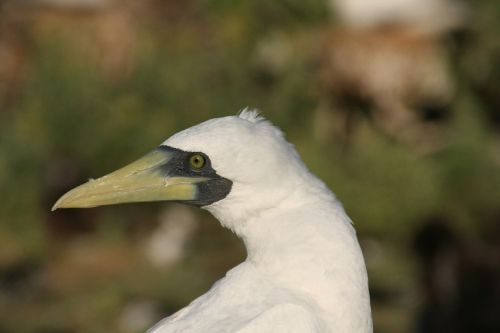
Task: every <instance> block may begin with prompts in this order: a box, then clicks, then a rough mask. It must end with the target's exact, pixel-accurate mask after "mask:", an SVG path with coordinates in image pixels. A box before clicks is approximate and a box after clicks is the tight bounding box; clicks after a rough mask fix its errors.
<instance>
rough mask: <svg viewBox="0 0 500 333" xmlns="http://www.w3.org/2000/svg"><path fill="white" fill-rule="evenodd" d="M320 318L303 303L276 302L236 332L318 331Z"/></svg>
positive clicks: (288, 332)
mask: <svg viewBox="0 0 500 333" xmlns="http://www.w3.org/2000/svg"><path fill="white" fill-rule="evenodd" d="M322 326H323V325H322V324H321V322H320V320H319V319H318V318H317V317H316V316H315V315H314V313H313V312H312V311H311V310H310V309H308V308H306V307H305V306H303V305H299V304H295V303H281V304H277V305H275V306H273V307H271V308H269V309H267V310H266V311H264V312H262V313H261V314H259V315H258V316H257V317H255V318H254V319H252V320H251V321H250V322H248V323H246V324H245V325H244V326H243V327H241V328H240V329H238V330H237V331H236V332H237V333H256V332H259V333H268V332H269V333H271V332H272V333H285V332H286V333H306V332H307V333H314V332H317V333H320V332H324V329H322Z"/></svg>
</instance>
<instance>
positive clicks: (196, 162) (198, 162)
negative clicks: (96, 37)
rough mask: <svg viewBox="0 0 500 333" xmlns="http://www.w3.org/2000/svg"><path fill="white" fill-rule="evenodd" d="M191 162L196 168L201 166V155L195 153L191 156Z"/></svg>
mask: <svg viewBox="0 0 500 333" xmlns="http://www.w3.org/2000/svg"><path fill="white" fill-rule="evenodd" d="M191 161H192V164H193V166H194V167H196V168H201V167H202V166H203V157H201V156H199V155H196V156H193V158H192V160H191Z"/></svg>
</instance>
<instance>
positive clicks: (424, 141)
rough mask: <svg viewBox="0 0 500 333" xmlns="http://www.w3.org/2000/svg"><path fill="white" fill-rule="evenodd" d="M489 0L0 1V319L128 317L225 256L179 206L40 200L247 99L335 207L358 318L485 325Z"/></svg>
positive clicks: (200, 277)
mask: <svg viewBox="0 0 500 333" xmlns="http://www.w3.org/2000/svg"><path fill="white" fill-rule="evenodd" d="M499 33H500V2H498V1H494V0H475V1H467V2H466V1H458V0H379V1H371V0H309V1H300V0H274V1H267V0H253V1H235V0H10V1H9V0H0V190H1V192H0V198H1V200H0V244H1V245H0V332H9V333H24V332H26V333H28V332H37V333H38V332H39V333H63V332H69V333H73V332H74V333H80V332H86V333H94V332H95V333H97V332H123V333H129V332H130V333H135V332H142V331H144V329H145V328H147V327H150V326H151V325H152V324H153V323H155V322H156V321H157V320H159V319H160V318H162V317H164V316H166V315H169V314H171V313H173V312H174V311H176V310H177V309H179V308H181V307H183V306H185V305H186V304H187V303H188V302H189V301H191V300H192V299H194V298H195V297H196V296H198V295H200V294H202V293H203V292H205V291H206V290H207V289H208V288H209V287H210V286H211V285H212V283H213V282H214V281H215V280H217V279H219V278H221V277H222V276H223V275H224V273H225V272H226V271H227V270H228V269H229V268H230V267H232V266H234V265H236V264H237V263H239V262H240V261H242V260H243V259H244V258H245V252H244V249H243V248H242V245H241V243H240V241H239V240H238V239H236V237H235V236H234V235H233V234H231V232H229V231H227V230H224V229H222V228H221V227H220V226H219V225H218V223H217V221H215V219H214V218H212V217H211V216H210V215H209V214H207V213H206V212H204V211H201V210H199V209H194V208H190V207H185V206H180V205H175V204H164V203H163V204H162V203H148V204H133V205H124V206H116V207H102V208H96V209H91V210H61V211H56V212H50V208H51V206H52V204H53V203H54V202H55V200H56V199H57V198H58V197H59V196H60V195H61V194H63V193H64V192H65V191H67V190H68V189H70V188H72V187H74V186H75V185H78V184H80V183H82V182H84V181H86V180H87V179H88V178H90V177H99V176H101V175H104V174H105V173H108V172H110V171H112V170H114V169H116V168H118V167H121V166H123V165H125V164H126V163H128V162H130V161H133V160H135V159H136V158H138V157H140V156H142V155H143V154H145V153H146V152H149V151H150V150H151V149H153V148H154V147H155V146H157V145H158V144H160V143H161V142H162V141H163V140H164V139H166V138H167V137H169V136H170V135H172V134H173V133H175V132H177V131H179V130H181V129H184V128H186V127H189V126H191V125H194V124H196V123H198V122H201V121H204V120H206V119H209V118H213V117H218V116H225V115H231V114H235V113H236V112H237V111H238V110H239V109H241V108H243V107H245V106H250V107H256V108H259V109H261V110H262V111H263V114H264V116H266V117H267V118H268V119H270V120H271V121H273V122H274V123H275V124H276V125H278V126H279V127H281V128H282V129H283V130H284V131H285V132H286V134H287V137H288V139H289V140H290V141H291V142H293V143H294V144H295V145H296V147H297V149H298V151H299V152H300V154H301V155H302V157H303V159H304V160H305V162H306V164H307V165H308V166H309V167H310V169H311V170H312V171H313V172H314V173H316V174H317V175H319V176H320V177H321V178H322V179H323V180H325V182H326V183H327V184H328V185H329V186H330V187H331V188H332V189H333V191H334V192H335V193H336V194H337V196H338V197H339V199H340V200H341V201H342V202H343V203H344V205H345V207H346V210H347V211H348V213H349V215H350V216H351V217H352V219H353V221H354V222H355V226H356V228H357V230H358V235H359V238H360V242H361V244H362V247H363V250H364V254H365V257H366V262H367V266H368V271H369V277H370V291H371V297H372V311H373V317H374V325H375V332H387V333H399V332H415V333H420V332H431V333H432V332H500V38H499Z"/></svg>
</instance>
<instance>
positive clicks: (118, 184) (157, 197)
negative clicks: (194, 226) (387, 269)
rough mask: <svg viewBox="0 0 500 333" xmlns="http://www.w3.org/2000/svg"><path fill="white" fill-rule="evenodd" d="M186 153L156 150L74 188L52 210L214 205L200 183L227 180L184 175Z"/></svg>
mask: <svg viewBox="0 0 500 333" xmlns="http://www.w3.org/2000/svg"><path fill="white" fill-rule="evenodd" d="M182 154H185V152H183V151H181V150H178V149H175V148H169V147H160V148H158V149H155V150H154V151H153V152H151V153H149V154H147V155H146V156H144V157H142V158H141V159H139V160H137V161H135V162H133V163H131V164H129V165H127V166H125V167H123V168H121V169H119V170H117V171H114V172H112V173H110V174H108V175H106V176H104V177H101V178H98V179H91V180H89V181H88V182H87V183H85V184H83V185H80V186H78V187H76V188H74V189H72V190H71V191H69V192H67V193H66V194H64V195H63V196H62V197H61V198H60V199H59V200H57V202H56V203H55V204H54V206H53V207H52V210H56V209H58V208H87V207H96V206H104V205H114V204H120V203H127V202H144V201H181V202H187V203H193V204H199V205H203V204H208V203H210V200H207V198H203V194H204V193H199V192H203V191H202V190H203V186H200V184H206V183H209V184H210V185H211V186H213V185H214V184H213V182H214V181H215V182H216V184H217V183H218V182H219V183H220V181H221V180H225V179H224V178H222V177H219V176H217V175H216V174H215V176H216V177H210V176H208V177H207V176H203V175H201V174H200V175H196V174H192V173H191V174H190V173H187V172H186V173H183V172H182V167H181V166H182V161H181V160H182V158H183V156H182ZM179 170H180V171H179ZM225 181H227V180H225ZM205 192H206V191H205ZM226 194H227V193H226ZM205 196H206V193H205Z"/></svg>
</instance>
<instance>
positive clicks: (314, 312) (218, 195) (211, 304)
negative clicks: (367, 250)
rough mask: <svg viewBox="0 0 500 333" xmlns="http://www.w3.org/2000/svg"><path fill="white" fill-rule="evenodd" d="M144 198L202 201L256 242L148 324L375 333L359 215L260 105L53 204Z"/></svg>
mask: <svg viewBox="0 0 500 333" xmlns="http://www.w3.org/2000/svg"><path fill="white" fill-rule="evenodd" d="M139 201H177V202H184V203H188V204H192V205H197V206H200V207H201V208H203V209H206V210H208V211H209V212H210V213H212V214H213V215H214V216H215V217H216V218H217V219H218V220H219V222H220V223H221V224H222V226H224V227H226V228H229V229H231V230H232V231H233V232H234V233H235V234H236V235H237V236H239V237H240V238H241V239H242V240H243V242H244V244H245V246H246V249H247V258H246V260H245V261H244V262H243V263H241V264H239V265H238V266H236V267H235V268H233V269H231V270H230V271H229V272H227V274H226V276H225V277H224V278H223V279H221V280H219V281H218V282H216V283H215V284H214V286H213V287H212V288H211V289H210V290H209V291H208V292H207V293H206V294H204V295H202V296H200V297H199V298H197V299H196V300H194V301H193V302H192V303H191V304H189V305H188V306H186V307H185V308H183V309H181V310H180V311H178V312H177V313H175V314H173V315H172V316H170V317H167V318H165V319H163V320H162V321H160V322H159V323H158V324H156V325H155V326H154V327H152V328H151V329H150V330H148V333H170V332H193V333H199V332H203V333H213V332H217V333H223V332H231V333H232V332H239V333H254V332H259V333H260V332H269V333H271V332H273V333H276V332H278V333H280V332H283V333H285V332H286V333H293V332H297V333H299V332H300V333H302V332H321V333H326V332H331V333H335V332H342V333H346V332H347V333H366V332H372V331H373V329H372V320H371V310H370V299H369V293H368V281H367V274H366V268H365V264H364V260H363V255H362V253H361V249H360V246H359V243H358V240H357V237H356V233H355V230H354V228H353V226H352V223H351V220H350V219H349V217H348V216H347V215H346V213H345V211H344V209H343V207H342V205H341V204H340V203H339V201H337V199H336V198H335V196H334V194H333V193H332V192H331V191H330V190H329V189H328V188H327V186H326V185H325V184H324V183H323V182H322V181H321V180H319V179H318V178H317V177H316V176H314V175H313V174H312V173H311V172H310V171H309V170H308V169H307V167H306V166H305V165H304V163H303V162H302V160H301V159H300V157H299V155H298V153H297V152H296V150H295V148H294V146H293V145H292V144H290V143H288V142H287V141H286V140H285V138H284V136H283V133H282V132H281V131H280V130H279V129H278V128H277V127H275V126H273V125H272V124H271V123H270V122H269V121H267V120H265V119H264V118H263V117H261V116H260V115H259V114H258V112H256V111H252V110H244V111H242V112H241V113H239V114H238V115H236V116H228V117H222V118H216V119H211V120H208V121H205V122H203V123H201V124H199V125H196V126H194V127H191V128H188V129H186V130H184V131H181V132H179V133H177V134H175V135H173V136H172V137H170V138H169V139H167V140H166V141H165V142H163V143H162V144H161V145H160V146H159V147H158V148H156V149H155V150H154V151H152V152H151V153H149V154H147V155H146V156H144V157H143V158H141V159H139V160H137V161H135V162H133V163H131V164H129V165H128V166H125V167H124V168H121V169H119V170H117V171H115V172H112V173H110V174H108V175H106V176H104V177H102V178H99V179H95V180H91V181H89V182H87V183H85V184H83V185H81V186H79V187H76V188H75V189H73V190H71V191H69V192H68V193H66V194H65V195H63V196H62V197H61V198H60V199H59V200H58V201H57V202H56V203H55V205H54V207H53V209H57V208H70V207H96V206H101V205H111V204H118V203H125V202H139Z"/></svg>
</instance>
